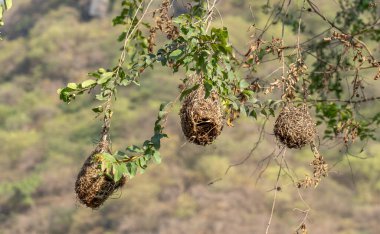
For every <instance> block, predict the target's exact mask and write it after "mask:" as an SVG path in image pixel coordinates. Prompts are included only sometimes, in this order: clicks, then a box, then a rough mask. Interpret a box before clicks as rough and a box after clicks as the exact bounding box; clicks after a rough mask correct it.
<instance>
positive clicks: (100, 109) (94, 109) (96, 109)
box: [92, 106, 103, 113]
mask: <svg viewBox="0 0 380 234" xmlns="http://www.w3.org/2000/svg"><path fill="white" fill-rule="evenodd" d="M92 111H93V112H95V113H102V112H103V107H102V106H98V107H95V108H92Z"/></svg>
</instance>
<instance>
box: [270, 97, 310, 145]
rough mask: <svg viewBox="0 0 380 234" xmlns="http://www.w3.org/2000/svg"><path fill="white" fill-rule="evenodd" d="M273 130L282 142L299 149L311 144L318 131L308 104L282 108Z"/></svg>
mask: <svg viewBox="0 0 380 234" xmlns="http://www.w3.org/2000/svg"><path fill="white" fill-rule="evenodd" d="M273 131H274V135H275V136H276V138H277V140H278V141H280V142H281V143H282V144H284V145H286V146H287V147H288V148H298V149H299V148H302V147H303V146H305V145H306V144H310V143H311V142H312V141H313V140H314V138H315V135H316V132H317V131H316V128H315V123H314V121H313V119H312V118H311V116H310V114H309V112H308V110H307V106H306V105H302V106H300V107H294V106H293V105H290V104H288V105H286V106H284V108H283V109H282V110H281V112H280V115H279V116H278V117H277V119H276V123H275V125H274V130H273Z"/></svg>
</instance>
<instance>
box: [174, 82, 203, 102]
mask: <svg viewBox="0 0 380 234" xmlns="http://www.w3.org/2000/svg"><path fill="white" fill-rule="evenodd" d="M199 86H200V85H199V84H196V85H194V86H193V87H191V88H188V89H186V90H184V91H183V92H182V93H181V97H180V98H179V100H180V101H182V100H183V98H184V97H186V96H187V95H189V94H190V93H191V92H193V91H195V90H197V89H198V88H199Z"/></svg>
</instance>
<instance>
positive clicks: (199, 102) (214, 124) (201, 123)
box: [180, 85, 223, 146]
mask: <svg viewBox="0 0 380 234" xmlns="http://www.w3.org/2000/svg"><path fill="white" fill-rule="evenodd" d="M180 117H181V126H182V131H183V133H184V135H185V136H186V138H187V140H188V141H189V142H192V143H195V144H197V145H203V146H204V145H208V144H211V143H212V142H213V141H214V140H215V138H216V137H217V136H219V135H220V133H221V132H222V129H223V115H222V110H221V104H220V101H219V96H218V95H217V94H216V93H215V92H212V93H211V94H210V96H209V97H207V98H206V99H205V90H204V87H203V85H200V87H199V88H198V89H197V90H195V91H193V92H192V93H190V94H189V95H188V96H187V97H186V98H185V100H184V102H183V104H182V108H181V111H180Z"/></svg>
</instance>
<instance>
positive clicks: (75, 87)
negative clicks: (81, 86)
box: [67, 83, 78, 90]
mask: <svg viewBox="0 0 380 234" xmlns="http://www.w3.org/2000/svg"><path fill="white" fill-rule="evenodd" d="M67 87H68V88H70V89H73V90H75V89H77V88H78V86H77V84H75V83H68V84H67Z"/></svg>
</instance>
